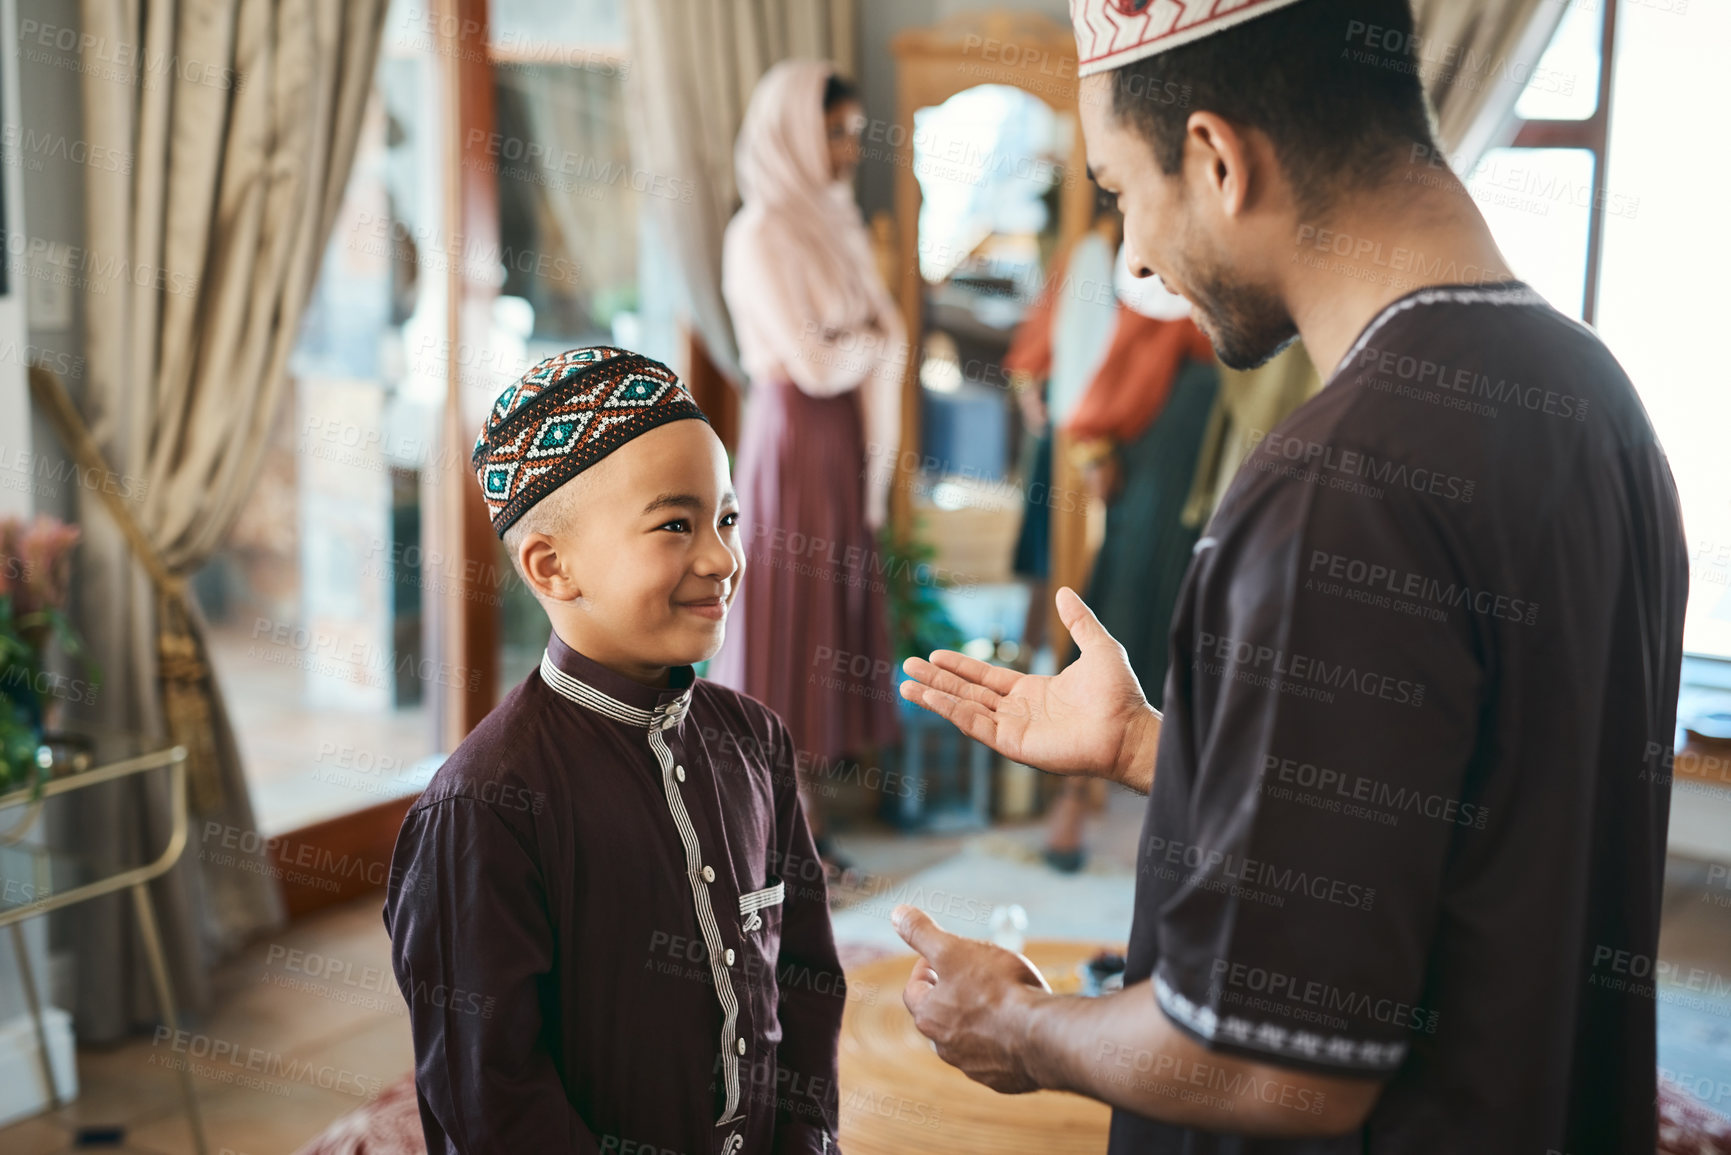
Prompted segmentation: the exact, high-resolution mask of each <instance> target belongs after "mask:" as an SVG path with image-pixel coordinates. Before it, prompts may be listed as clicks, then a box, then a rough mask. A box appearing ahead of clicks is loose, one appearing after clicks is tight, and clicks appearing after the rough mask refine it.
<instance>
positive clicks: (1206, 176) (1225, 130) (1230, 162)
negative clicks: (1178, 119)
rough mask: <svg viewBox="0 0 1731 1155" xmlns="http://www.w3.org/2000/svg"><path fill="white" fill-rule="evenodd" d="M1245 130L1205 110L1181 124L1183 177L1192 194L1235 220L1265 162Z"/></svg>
mask: <svg viewBox="0 0 1731 1155" xmlns="http://www.w3.org/2000/svg"><path fill="white" fill-rule="evenodd" d="M1261 151H1262V150H1260V149H1258V148H1257V147H1256V146H1255V145H1254V144H1253V143H1252V142H1251V140H1250V139H1249V138H1248V136H1247V135H1246V134H1245V132H1244V130H1243V129H1241V128H1240V127H1239V126H1237V125H1235V124H1233V123H1232V122H1231V121H1229V120H1226V119H1225V118H1223V117H1221V116H1219V115H1217V114H1215V113H1212V112H1207V111H1198V112H1193V113H1191V114H1190V119H1189V120H1187V121H1185V123H1184V177H1185V180H1186V181H1187V182H1190V183H1191V186H1192V191H1193V192H1203V193H1204V194H1206V196H1207V197H1208V198H1209V200H1210V201H1212V202H1213V203H1214V204H1215V205H1216V207H1217V208H1218V210H1219V212H1220V214H1221V215H1222V216H1228V217H1235V216H1238V215H1239V214H1240V213H1242V212H1243V211H1244V209H1245V207H1246V206H1247V205H1248V204H1249V203H1250V198H1251V194H1252V192H1253V190H1254V186H1255V184H1256V182H1257V181H1258V180H1259V179H1260V178H1261V176H1262V174H1261V173H1260V172H1259V171H1258V164H1259V163H1260V162H1261V161H1262V160H1263V159H1264V158H1263V157H1262V155H1261Z"/></svg>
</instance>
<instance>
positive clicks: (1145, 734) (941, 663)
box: [902, 586, 1160, 794]
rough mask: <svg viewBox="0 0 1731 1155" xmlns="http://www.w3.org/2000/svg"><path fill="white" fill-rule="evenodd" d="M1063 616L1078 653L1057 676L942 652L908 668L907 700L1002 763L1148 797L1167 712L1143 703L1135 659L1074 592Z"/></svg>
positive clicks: (1062, 600) (1063, 592) (1062, 595)
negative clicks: (1104, 781) (1086, 778)
mask: <svg viewBox="0 0 1731 1155" xmlns="http://www.w3.org/2000/svg"><path fill="white" fill-rule="evenodd" d="M1057 602H1058V616H1059V617H1060V618H1062V619H1063V622H1064V626H1065V628H1066V629H1068V630H1069V631H1070V636H1071V637H1072V638H1074V639H1075V640H1076V647H1077V649H1078V650H1079V651H1080V652H1079V655H1078V657H1077V658H1076V660H1075V661H1074V662H1072V663H1070V665H1068V666H1066V667H1065V668H1064V669H1063V670H1062V671H1061V672H1060V673H1058V674H1056V675H1052V676H1040V677H1036V676H1034V675H1033V674H1019V673H1017V672H1016V671H1015V670H1008V669H1005V668H1003V667H1002V666H994V665H991V664H989V663H987V662H982V661H979V660H977V659H975V658H970V657H968V656H967V655H966V654H958V653H956V652H955V651H954V650H937V651H934V652H933V654H932V658H931V661H929V662H928V661H925V660H924V659H922V658H909V659H908V660H907V661H906V662H903V663H902V669H904V670H905V671H907V674H908V677H909V678H910V679H911V680H910V681H906V682H903V683H902V697H904V698H906V699H907V700H908V701H910V702H913V703H915V704H917V705H920V706H923V707H925V708H926V709H928V710H930V711H931V712H932V713H934V714H936V715H938V716H939V717H941V718H947V719H949V721H950V722H952V723H953V724H954V725H955V727H956V729H958V730H960V731H961V732H962V733H964V734H967V735H968V736H969V737H972V738H976V739H978V740H979V741H981V742H984V743H985V744H986V745H987V746H990V747H991V748H992V749H994V750H996V751H997V752H998V753H1000V754H1002V755H1004V757H1006V758H1009V759H1011V760H1012V761H1015V762H1023V763H1026V764H1027V765H1029V766H1036V767H1038V768H1039V769H1041V770H1048V771H1050V772H1052V773H1054V774H1087V775H1092V776H1094V777H1097V778H1109V779H1111V780H1112V781H1115V782H1122V783H1123V784H1124V785H1126V786H1129V787H1130V788H1132V789H1134V790H1140V791H1142V792H1143V793H1144V794H1146V793H1147V792H1148V788H1149V785H1150V784H1151V783H1152V782H1153V779H1154V752H1155V748H1156V746H1157V745H1158V744H1159V740H1160V714H1159V712H1158V711H1156V710H1155V709H1154V708H1153V707H1151V706H1150V705H1149V704H1148V699H1147V698H1145V697H1143V696H1142V687H1141V686H1139V685H1137V683H1136V675H1135V674H1134V673H1132V672H1131V670H1130V660H1129V658H1127V657H1126V656H1125V654H1124V647H1123V646H1121V645H1119V644H1118V642H1117V640H1116V639H1114V638H1113V637H1112V635H1111V634H1109V633H1107V632H1106V627H1104V626H1102V625H1101V624H1100V622H1099V619H1097V618H1095V617H1094V614H1093V611H1091V610H1090V609H1089V608H1088V607H1087V605H1085V604H1084V603H1083V601H1082V599H1081V598H1079V597H1077V596H1076V591H1074V590H1072V589H1070V588H1069V587H1068V586H1065V587H1064V588H1062V589H1060V590H1059V591H1058V595H1057Z"/></svg>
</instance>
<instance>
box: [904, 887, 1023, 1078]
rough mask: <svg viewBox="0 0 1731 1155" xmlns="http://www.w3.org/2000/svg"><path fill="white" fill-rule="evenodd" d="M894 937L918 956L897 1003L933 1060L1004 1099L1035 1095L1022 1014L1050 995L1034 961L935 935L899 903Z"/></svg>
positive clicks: (930, 925)
mask: <svg viewBox="0 0 1731 1155" xmlns="http://www.w3.org/2000/svg"><path fill="white" fill-rule="evenodd" d="M890 920H891V921H892V922H893V923H894V924H895V928H896V933H897V934H899V935H901V936H902V938H903V939H905V940H906V941H907V944H908V945H909V946H911V947H913V948H914V949H915V950H917V951H919V952H920V956H921V957H920V960H919V961H918V962H916V963H915V964H914V973H913V974H912V975H910V976H909V978H908V985H907V989H906V990H905V991H903V992H902V1002H903V1003H905V1004H906V1005H907V1008H908V1011H909V1013H911V1014H912V1015H913V1016H914V1026H916V1027H918V1028H919V1032H920V1034H922V1035H924V1036H925V1037H926V1038H928V1039H930V1040H931V1041H932V1043H933V1044H934V1046H935V1047H936V1048H937V1052H938V1058H940V1059H942V1060H943V1061H944V1062H946V1063H948V1064H950V1066H952V1067H955V1068H957V1069H958V1070H960V1071H961V1072H962V1074H964V1075H966V1076H967V1077H968V1078H970V1079H972V1080H974V1081H975V1082H976V1083H983V1084H985V1085H986V1086H988V1087H990V1088H991V1089H992V1090H994V1091H1001V1092H1003V1093H1004V1094H1006V1095H1019V1094H1022V1093H1024V1092H1027V1091H1037V1090H1039V1089H1040V1088H1039V1084H1037V1083H1036V1082H1035V1081H1034V1079H1033V1076H1032V1075H1030V1074H1029V1073H1028V1068H1027V1065H1026V1063H1025V1062H1024V1061H1023V1055H1022V1053H1021V1046H1022V1044H1023V1042H1024V1041H1025V1040H1026V1039H1027V1035H1028V1027H1027V1015H1028V1010H1029V1008H1030V1006H1031V1005H1032V1004H1033V1002H1034V1001H1036V1000H1037V999H1038V998H1039V997H1040V995H1041V993H1042V992H1044V993H1045V994H1047V995H1050V994H1051V993H1052V988H1051V987H1049V986H1047V985H1046V980H1045V978H1044V977H1042V976H1041V974H1040V972H1039V970H1037V969H1036V968H1035V966H1034V964H1033V963H1031V962H1029V961H1028V960H1027V959H1026V958H1023V957H1022V956H1021V955H1019V954H1011V953H1010V952H1009V951H1007V950H1004V949H1003V948H1002V947H997V946H993V945H992V944H991V943H986V942H976V941H974V940H972V939H965V938H959V937H957V936H956V935H953V934H950V933H948V932H947V931H944V930H941V929H939V927H938V924H937V923H935V922H933V921H932V920H931V919H930V918H929V917H927V916H926V915H925V913H924V912H922V911H918V910H915V909H914V908H913V907H911V906H898V907H896V909H895V910H894V911H892V912H891V914H890Z"/></svg>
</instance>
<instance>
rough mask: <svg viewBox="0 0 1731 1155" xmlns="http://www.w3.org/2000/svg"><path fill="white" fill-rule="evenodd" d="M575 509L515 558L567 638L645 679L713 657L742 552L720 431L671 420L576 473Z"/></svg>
mask: <svg viewBox="0 0 1731 1155" xmlns="http://www.w3.org/2000/svg"><path fill="white" fill-rule="evenodd" d="M567 485H571V486H575V487H577V488H576V492H575V494H574V497H575V498H576V500H574V501H573V502H572V503H571V506H570V508H571V515H570V516H569V517H568V518H567V519H566V520H565V523H564V524H563V525H562V526H561V527H560V529H559V531H558V532H556V533H536V534H531V535H529V536H528V537H526V538H525V539H524V540H523V541H522V543H521V545H520V547H519V554H518V558H519V561H520V562H521V563H522V567H523V572H524V573H525V574H526V575H527V576H528V578H529V581H530V584H531V585H532V586H534V587H535V588H536V590H537V592H538V593H539V595H540V598H541V602H542V604H543V605H544V606H545V607H546V610H547V616H548V618H549V619H550V620H551V622H552V624H553V628H554V630H555V631H557V632H558V634H559V636H560V637H561V638H563V639H564V640H565V641H566V643H567V644H569V645H570V646H571V647H572V648H573V649H575V650H577V651H579V652H580V653H582V654H584V655H585V656H587V657H589V658H591V659H593V660H594V661H597V662H599V663H601V664H602V665H604V666H607V667H608V668H609V669H612V670H615V671H617V672H618V673H621V674H624V675H625V676H626V677H629V678H632V679H634V680H636V681H640V682H645V683H647V684H650V685H665V684H666V682H667V678H668V670H669V668H670V667H672V666H683V665H690V664H691V663H693V662H698V661H701V660H703V659H704V658H708V657H710V656H711V655H713V654H714V653H715V652H716V651H717V650H719V649H720V648H721V642H722V639H723V637H725V635H726V629H727V625H726V623H727V610H728V607H729V605H730V604H731V603H732V601H733V597H734V595H735V594H736V593H737V592H738V590H739V578H740V575H741V574H743V573H744V571H745V554H744V551H743V548H742V547H741V546H740V543H739V530H738V521H739V505H738V501H737V499H736V498H735V497H734V493H733V484H732V481H731V479H730V478H729V476H728V470H727V455H726V453H725V452H724V451H723V449H722V447H721V441H720V439H719V438H717V437H716V436H715V432H714V431H713V430H712V429H710V427H709V425H708V424H707V423H705V422H702V421H693V420H681V421H671V422H669V423H667V424H666V425H662V426H658V427H657V428H655V429H651V430H650V431H648V432H647V433H644V434H642V435H641V436H638V437H636V438H633V439H632V440H631V441H628V442H626V443H625V444H624V445H622V446H620V447H619V448H618V449H616V450H614V451H613V452H612V453H610V454H608V455H607V456H606V457H605V458H603V459H602V460H601V461H599V462H597V463H596V464H595V465H593V466H591V467H590V468H589V469H587V470H585V471H584V472H583V473H581V474H579V475H578V476H577V477H575V478H573V479H572V480H571V481H570V482H568V483H567Z"/></svg>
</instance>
